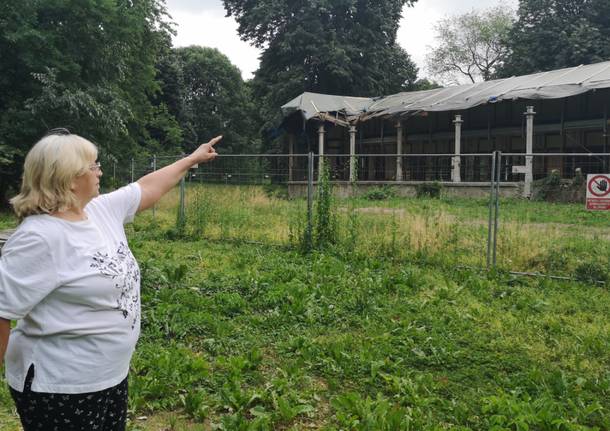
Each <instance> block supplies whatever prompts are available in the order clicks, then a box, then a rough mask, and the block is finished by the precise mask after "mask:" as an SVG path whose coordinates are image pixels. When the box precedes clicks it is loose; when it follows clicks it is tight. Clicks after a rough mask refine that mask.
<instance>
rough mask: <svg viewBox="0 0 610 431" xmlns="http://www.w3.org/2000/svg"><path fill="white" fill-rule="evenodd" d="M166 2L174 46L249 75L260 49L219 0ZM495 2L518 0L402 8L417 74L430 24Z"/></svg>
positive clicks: (506, 1) (403, 38)
mask: <svg viewBox="0 0 610 431" xmlns="http://www.w3.org/2000/svg"><path fill="white" fill-rule="evenodd" d="M166 4H167V8H168V10H169V13H170V15H171V16H172V18H173V21H174V22H175V23H176V24H177V25H176V30H177V31H178V34H177V35H176V36H175V37H174V46H189V45H201V46H209V47H213V48H218V50H219V51H221V52H222V53H224V54H225V55H226V56H227V57H229V59H230V60H231V62H232V63H233V64H235V65H236V66H237V67H239V69H240V70H241V72H242V75H243V77H244V79H250V78H252V74H253V73H254V71H255V70H256V69H257V68H258V56H259V54H260V51H259V50H258V49H256V48H254V47H252V46H250V45H249V44H248V43H247V42H243V41H241V40H240V39H239V36H238V35H237V23H236V22H235V20H234V19H233V18H226V17H225V10H224V7H223V5H222V1H221V0H166ZM498 5H502V6H503V7H506V8H510V9H513V10H516V9H517V5H518V0H501V1H500V0H461V1H459V2H456V1H455V0H419V1H418V2H417V3H415V6H413V7H405V9H404V10H403V18H402V20H401V22H400V29H399V30H398V43H400V45H401V46H402V47H403V48H405V49H406V50H407V52H408V53H409V55H410V56H411V58H412V59H413V61H415V63H416V64H417V66H418V67H419V69H420V72H419V77H420V78H421V77H424V76H426V75H427V74H426V71H425V70H424V58H425V55H426V52H427V47H428V46H433V45H434V43H435V42H434V30H433V27H434V24H435V23H436V22H437V21H438V20H440V19H442V18H445V17H448V16H451V15H456V14H460V13H464V12H468V11H470V10H473V9H485V8H489V7H493V6H498Z"/></svg>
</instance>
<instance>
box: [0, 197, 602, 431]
mask: <svg viewBox="0 0 610 431" xmlns="http://www.w3.org/2000/svg"><path fill="white" fill-rule="evenodd" d="M271 195H272V196H271V197H270V196H269V193H265V191H264V190H263V189H262V188H260V187H241V188H235V187H232V188H231V187H222V186H216V187H207V188H192V189H190V190H189V193H188V196H187V197H188V202H189V205H188V208H189V211H188V221H187V223H186V225H183V226H180V225H176V222H175V221H176V204H177V199H178V198H177V193H174V194H171V195H169V196H168V197H166V198H164V200H163V202H161V204H160V205H159V208H158V210H157V212H156V214H155V217H154V218H153V216H152V213H151V212H150V211H149V212H147V213H145V214H142V215H140V216H138V218H137V219H136V222H135V223H134V224H133V225H130V227H129V229H128V231H129V232H128V234H129V238H130V245H131V247H132V250H133V251H134V254H135V255H136V257H137V258H138V261H139V262H140V266H141V269H142V275H143V283H142V303H143V320H142V324H143V332H142V338H141V340H140V343H139V345H138V349H137V352H136V354H135V356H134V359H133V362H132V372H131V376H130V410H131V419H132V420H131V422H130V429H131V430H143V431H144V430H208V429H223V430H271V429H277V430H302V429H321V430H327V431H330V430H371V431H372V430H388V431H390V430H445V429H451V430H468V429H471V430H496V431H500V430H567V431H576V430H608V429H610V321H609V320H608V319H607V316H608V315H609V314H610V291H609V288H608V285H607V284H600V283H593V282H587V281H586V280H587V279H596V280H597V279H600V278H601V279H603V278H604V277H606V276H607V266H608V263H609V258H610V253H609V252H608V240H607V234H606V232H605V231H606V230H607V228H608V227H609V225H610V219H609V218H608V216H607V215H605V214H599V213H587V212H585V211H584V210H583V209H582V208H580V207H578V206H574V205H552V204H544V203H533V202H532V203H530V202H523V201H517V200H515V201H506V202H502V206H501V216H502V219H501V223H502V224H501V230H500V237H499V249H498V253H499V264H500V267H501V268H509V267H510V268H511V269H517V270H528V271H532V270H540V271H544V272H553V273H557V274H563V275H570V276H574V277H577V278H579V279H580V280H583V281H582V282H578V281H556V280H549V279H545V278H523V277H515V276H511V275H510V274H508V273H507V272H506V271H504V270H499V271H496V272H493V273H486V272H482V271H480V270H478V269H476V268H473V267H476V266H479V265H481V264H483V263H484V260H485V245H486V243H485V241H486V237H487V232H486V222H487V207H486V202H484V201H477V200H459V199H453V200H448V199H441V200H435V199H425V200H417V199H390V200H385V201H376V202H371V201H368V200H364V199H358V200H345V201H337V202H335V203H334V206H333V208H334V216H333V217H331V219H332V220H334V223H335V226H336V229H335V238H334V239H335V240H334V245H328V246H327V247H326V248H325V249H324V250H323V251H314V252H312V253H309V254H304V253H302V252H301V251H300V239H301V237H302V231H303V228H304V226H305V209H306V203H305V202H304V201H302V200H298V201H288V200H285V199H280V198H278V197H274V196H279V195H280V193H279V192H277V191H276V192H275V193H271ZM6 223H7V225H10V224H11V221H10V219H9V220H7V221H6ZM11 405H12V403H10V399H9V396H8V392H7V391H6V389H5V384H4V383H2V389H0V424H3V425H2V427H1V429H2V430H6V431H12V430H17V429H18V428H17V426H16V420H15V417H14V415H12V413H11V411H10V406H11ZM144 417H146V419H144Z"/></svg>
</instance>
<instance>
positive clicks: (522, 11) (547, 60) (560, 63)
mask: <svg viewBox="0 0 610 431" xmlns="http://www.w3.org/2000/svg"><path fill="white" fill-rule="evenodd" d="M517 16H518V19H517V21H516V23H515V25H514V27H513V29H512V30H511V32H510V33H509V35H508V39H507V44H508V48H509V49H510V54H509V56H508V58H507V60H506V64H505V66H504V67H503V68H502V70H501V71H500V73H501V75H502V76H510V75H523V74H528V73H535V72H539V71H546V70H553V69H560V68H563V67H572V66H577V65H579V64H590V63H595V62H599V61H603V60H608V59H610V1H608V0H521V1H520V3H519V10H518V12H517Z"/></svg>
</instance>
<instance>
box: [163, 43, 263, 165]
mask: <svg viewBox="0 0 610 431" xmlns="http://www.w3.org/2000/svg"><path fill="white" fill-rule="evenodd" d="M158 69H159V78H160V81H161V90H162V94H161V95H160V99H161V100H162V101H163V102H164V104H165V105H166V106H168V107H169V110H170V112H171V113H172V115H173V116H174V117H175V118H176V119H177V121H178V123H179V124H180V127H181V129H182V131H183V137H184V144H183V146H184V149H185V150H187V151H190V150H193V149H195V148H196V147H197V146H198V145H199V144H200V143H201V142H203V141H208V140H209V139H211V138H212V137H214V136H216V135H219V134H222V135H223V142H222V151H223V152H224V153H227V152H228V153H237V152H256V151H257V150H258V144H257V143H256V142H254V141H256V139H255V138H254V136H255V133H254V129H255V126H254V124H253V111H254V106H253V104H252V102H251V97H250V92H249V88H248V87H247V86H246V84H245V83H244V81H243V79H242V77H241V72H240V71H239V69H238V68H237V67H236V66H234V65H233V64H231V62H230V60H229V59H228V58H227V56H225V55H224V54H222V53H221V52H220V51H218V50H217V49H214V48H204V47H199V46H190V47H186V48H176V49H172V50H171V52H170V53H168V55H167V56H165V57H164V58H163V59H162V61H161V62H160V63H159V65H158Z"/></svg>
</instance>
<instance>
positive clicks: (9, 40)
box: [0, 0, 179, 196]
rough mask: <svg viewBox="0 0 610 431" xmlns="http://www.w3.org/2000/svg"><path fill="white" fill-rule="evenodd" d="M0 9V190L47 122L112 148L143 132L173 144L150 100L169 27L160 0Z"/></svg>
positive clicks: (144, 137)
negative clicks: (155, 130) (154, 126)
mask: <svg viewBox="0 0 610 431" xmlns="http://www.w3.org/2000/svg"><path fill="white" fill-rule="evenodd" d="M0 10H2V14H1V15H0V150H1V151H2V154H1V157H0V196H3V195H4V194H5V193H6V191H7V189H8V188H9V187H11V186H14V184H15V183H16V181H17V179H18V177H19V173H20V169H21V165H22V162H23V156H24V154H25V152H26V151H27V149H28V148H29V146H30V145H32V143H33V142H34V141H35V140H36V139H37V138H39V137H40V136H41V135H42V134H43V133H44V132H45V131H46V130H48V129H49V128H53V127H58V126H66V127H69V128H70V129H71V130H73V131H75V132H77V133H80V134H83V135H85V136H87V137H89V138H91V139H93V140H94V141H96V142H97V143H98V144H100V145H101V147H102V149H103V150H107V151H111V152H112V153H114V154H117V155H118V154H125V153H131V152H133V151H134V145H135V144H136V143H141V144H147V143H148V142H149V141H150V140H156V141H157V142H160V143H161V144H163V145H169V146H173V145H177V143H178V138H179V135H176V134H172V133H169V132H170V131H169V129H171V126H172V124H171V120H169V119H168V118H167V113H166V112H165V111H164V110H163V109H159V108H158V107H155V106H154V105H153V104H152V103H151V101H150V95H151V94H153V93H154V92H155V91H157V90H158V84H157V82H156V80H155V73H156V72H155V67H154V65H155V61H156V58H157V55H158V53H159V52H160V50H162V49H164V47H167V46H168V45H169V40H170V39H169V38H170V32H171V29H170V27H169V26H168V25H167V24H166V22H165V21H164V18H165V16H166V11H165V7H164V5H163V2H162V1H160V0H142V1H138V2H131V1H127V0H116V1H93V0H83V1H81V0H79V1H75V0H49V1H44V2H39V1H33V0H25V1H19V2H14V1H8V0H2V1H1V2H0ZM151 124H157V127H158V129H159V133H158V134H157V137H156V139H155V138H153V137H151V135H150V134H149V127H150V126H151Z"/></svg>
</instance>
